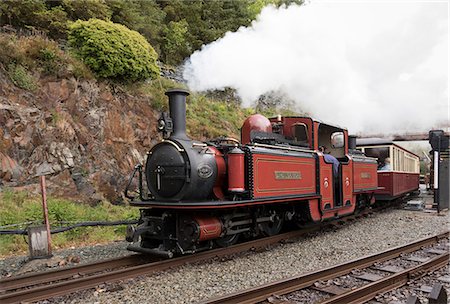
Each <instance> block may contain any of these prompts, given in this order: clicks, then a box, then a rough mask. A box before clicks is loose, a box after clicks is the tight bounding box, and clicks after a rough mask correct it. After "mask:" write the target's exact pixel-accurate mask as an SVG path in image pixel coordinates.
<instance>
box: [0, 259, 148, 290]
mask: <svg viewBox="0 0 450 304" xmlns="http://www.w3.org/2000/svg"><path fill="white" fill-rule="evenodd" d="M144 262H151V261H150V260H149V258H148V257H144V256H142V255H140V254H135V255H131V256H126V257H120V258H113V259H107V260H102V261H97V262H92V263H89V264H83V265H79V266H74V267H68V268H64V269H56V270H50V271H46V272H39V273H30V274H25V275H20V276H13V277H9V278H2V279H0V293H2V292H8V291H10V290H14V289H19V288H23V287H30V286H33V285H39V284H45V283H49V282H55V281H59V280H64V279H68V278H71V277H73V276H75V275H88V274H92V273H96V272H101V271H106V270H108V269H114V268H118V267H126V266H130V265H138V264H142V263H144Z"/></svg>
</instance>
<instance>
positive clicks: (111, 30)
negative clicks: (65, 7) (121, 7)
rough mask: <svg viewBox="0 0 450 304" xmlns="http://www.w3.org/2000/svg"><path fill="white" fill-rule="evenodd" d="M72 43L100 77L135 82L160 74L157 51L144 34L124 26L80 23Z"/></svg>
mask: <svg viewBox="0 0 450 304" xmlns="http://www.w3.org/2000/svg"><path fill="white" fill-rule="evenodd" d="M69 43H70V45H71V46H72V47H73V48H74V50H75V53H76V55H77V56H78V57H79V58H80V59H81V60H83V62H84V63H85V64H86V65H87V66H89V67H90V68H91V69H92V70H93V71H94V72H95V73H97V75H98V76H100V77H103V78H113V79H117V80H131V81H135V80H144V79H147V78H156V77H157V76H158V75H159V68H158V66H157V65H156V59H157V54H156V52H155V50H154V49H153V48H152V47H151V45H150V44H149V43H148V42H147V41H146V40H145V38H144V37H143V36H142V35H141V34H139V33H138V32H136V31H132V30H130V29H128V28H127V27H125V26H123V25H120V24H116V23H113V22H107V21H102V20H99V19H90V20H89V21H81V20H78V21H77V22H74V23H73V24H72V25H71V26H70V29H69Z"/></svg>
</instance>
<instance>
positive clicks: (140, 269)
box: [0, 226, 323, 304]
mask: <svg viewBox="0 0 450 304" xmlns="http://www.w3.org/2000/svg"><path fill="white" fill-rule="evenodd" d="M321 228H323V226H315V227H311V228H307V229H303V230H297V231H291V232H287V233H283V234H279V235H275V236H271V237H266V238H262V239H258V240H253V241H249V242H245V243H242V244H237V245H234V246H230V247H227V248H218V249H213V250H209V251H205V252H201V253H197V254H195V255H190V256H182V257H178V258H174V259H170V260H162V261H158V262H154V263H148V264H144V265H138V266H133V267H128V268H122V269H118V270H113V271H110V272H104V273H99V274H94V275H91V276H86V277H81V278H76V279H71V280H69V281H62V282H55V283H51V284H47V285H43V286H36V287H34V288H29V289H21V290H17V291H13V292H7V293H5V294H0V302H1V303H3V304H8V303H20V302H31V301H39V300H43V299H48V298H51V297H55V296H61V295H66V294H69V293H72V292H76V291H79V290H83V289H88V288H92V287H95V286H97V285H99V284H103V283H107V282H109V283H110V282H116V281H119V280H125V279H130V278H135V277H137V276H142V275H149V274H152V273H155V272H158V271H163V270H167V269H169V268H172V267H177V266H181V265H185V264H188V263H195V262H201V261H205V260H208V259H212V258H217V257H224V256H229V255H232V254H237V253H241V252H245V251H248V250H252V249H258V248H264V247H266V246H269V245H273V244H275V243H278V242H281V241H283V240H288V239H294V238H299V237H301V236H304V235H305V234H307V233H311V232H314V231H318V230H320V229H321ZM73 271H76V270H75V269H74V270H73ZM49 273H50V272H49ZM75 273H76V272H75ZM31 276H32V275H31ZM45 276H47V274H45Z"/></svg>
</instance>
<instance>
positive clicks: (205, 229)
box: [194, 217, 222, 242]
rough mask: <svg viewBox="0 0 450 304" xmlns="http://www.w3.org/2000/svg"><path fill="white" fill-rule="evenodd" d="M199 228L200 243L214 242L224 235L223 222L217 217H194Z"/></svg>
mask: <svg viewBox="0 0 450 304" xmlns="http://www.w3.org/2000/svg"><path fill="white" fill-rule="evenodd" d="M194 221H195V222H196V223H197V225H198V228H199V237H198V241H199V242H201V241H207V240H213V239H217V238H219V237H220V235H221V234H222V222H221V221H220V220H219V219H218V218H216V217H194Z"/></svg>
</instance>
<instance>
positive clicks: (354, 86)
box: [184, 1, 450, 133]
mask: <svg viewBox="0 0 450 304" xmlns="http://www.w3.org/2000/svg"><path fill="white" fill-rule="evenodd" d="M448 33H449V32H448V3H439V2H430V3H418V2H417V1H415V2H394V1H392V2H389V1H387V2H385V1H380V2H362V3H361V2H345V3H339V2H338V3H336V2H333V3H330V2H312V3H309V4H307V5H303V6H298V5H291V6H289V7H287V8H286V7H281V8H278V9H277V8H275V7H272V6H269V7H266V8H264V9H263V11H262V12H261V14H260V15H259V16H258V18H257V20H256V21H254V22H253V23H252V25H251V26H250V27H246V28H244V27H242V28H240V29H239V30H238V31H237V32H229V33H227V34H226V35H225V36H224V37H223V38H221V39H219V40H217V41H215V42H213V43H211V44H209V45H206V46H204V47H203V48H202V49H201V50H200V51H197V52H195V53H194V54H193V55H192V56H191V57H190V59H189V60H188V62H187V63H186V65H185V70H184V77H185V79H186V80H187V81H188V85H189V87H190V88H191V89H192V90H194V91H203V90H209V89H223V88H226V87H232V88H235V89H236V90H237V92H238V94H239V95H240V97H241V98H242V100H243V104H244V106H250V105H251V104H252V102H254V101H255V100H256V99H257V98H258V97H259V96H260V95H261V94H264V93H265V92H268V91H277V90H281V91H283V92H284V93H285V94H287V96H289V97H290V98H292V99H293V100H295V102H296V104H297V106H298V107H299V109H301V110H302V111H304V112H308V113H312V114H313V115H314V116H315V117H316V118H319V119H321V120H324V121H328V122H332V123H336V124H339V125H342V126H346V127H348V128H349V130H350V132H351V133H354V132H357V131H366V132H367V131H368V132H380V131H383V132H386V131H399V130H401V131H414V130H425V131H426V130H428V129H429V128H430V127H432V126H436V125H437V124H438V123H441V124H442V122H444V123H448V119H449V115H450V112H449V102H448V98H449V94H448Z"/></svg>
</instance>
